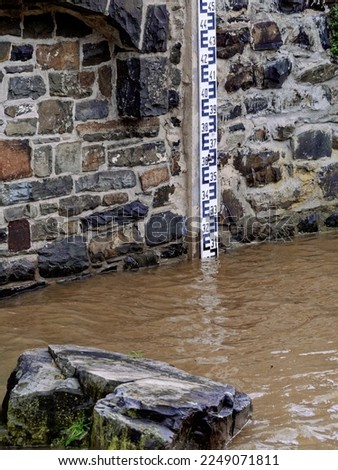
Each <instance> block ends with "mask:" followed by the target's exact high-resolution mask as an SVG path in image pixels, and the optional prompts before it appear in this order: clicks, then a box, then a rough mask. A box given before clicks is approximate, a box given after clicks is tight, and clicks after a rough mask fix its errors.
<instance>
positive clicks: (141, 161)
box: [108, 140, 165, 167]
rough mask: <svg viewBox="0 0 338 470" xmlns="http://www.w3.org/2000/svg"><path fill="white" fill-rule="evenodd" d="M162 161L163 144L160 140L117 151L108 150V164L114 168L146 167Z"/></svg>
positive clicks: (163, 156) (163, 153)
mask: <svg viewBox="0 0 338 470" xmlns="http://www.w3.org/2000/svg"><path fill="white" fill-rule="evenodd" d="M164 159H165V143H164V142H163V141H161V140H160V141H158V142H150V143H147V144H143V145H138V146H136V147H127V148H123V149H118V150H115V148H112V149H110V148H108V163H109V165H110V166H114V167H116V166H119V167H133V166H147V165H153V164H155V163H159V162H160V161H161V160H162V161H163V160H164Z"/></svg>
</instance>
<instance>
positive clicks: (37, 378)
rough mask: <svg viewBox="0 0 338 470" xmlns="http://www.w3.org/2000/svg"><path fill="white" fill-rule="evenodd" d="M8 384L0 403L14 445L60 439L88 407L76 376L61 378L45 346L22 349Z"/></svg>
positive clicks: (49, 441)
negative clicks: (31, 349) (28, 349)
mask: <svg viewBox="0 0 338 470" xmlns="http://www.w3.org/2000/svg"><path fill="white" fill-rule="evenodd" d="M9 384H10V385H9V386H10V390H9V391H8V394H7V395H6V397H5V400H4V405H3V407H4V410H5V412H6V415H7V430H8V434H9V439H10V440H11V441H12V442H13V444H14V445H19V446H20V445H22V443H26V444H25V445H27V446H36V445H38V446H45V445H48V444H51V443H52V442H53V441H54V440H56V441H57V439H59V440H60V439H61V438H62V435H63V433H64V432H65V431H66V429H68V428H69V427H70V426H71V425H72V424H73V423H74V422H79V421H80V420H81V419H83V418H84V416H85V410H86V409H87V408H90V405H89V404H88V403H86V398H85V397H84V394H83V392H82V390H81V386H80V384H79V382H78V380H77V379H76V378H73V377H72V378H64V377H63V376H62V374H61V373H60V370H59V369H58V368H57V367H56V366H55V364H54V361H53V359H52V357H51V356H50V354H49V353H48V351H47V350H46V349H35V350H33V351H27V352H25V353H23V354H22V355H21V356H20V357H19V359H18V363H17V367H16V369H15V370H14V371H13V373H12V374H11V377H10V379H9ZM33 384H39V386H38V387H36V386H34V385H33ZM50 422H52V423H53V426H52V427H51V426H50V425H48V423H50Z"/></svg>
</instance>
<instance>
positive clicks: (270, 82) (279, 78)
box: [263, 57, 292, 88]
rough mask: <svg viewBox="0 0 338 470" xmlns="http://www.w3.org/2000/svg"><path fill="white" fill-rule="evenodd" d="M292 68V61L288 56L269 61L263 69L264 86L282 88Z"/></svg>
mask: <svg viewBox="0 0 338 470" xmlns="http://www.w3.org/2000/svg"><path fill="white" fill-rule="evenodd" d="M291 70H292V63H291V61H290V59H289V58H287V57H283V58H282V59H277V60H273V61H271V62H267V63H266V64H265V65H264V71H263V75H264V79H263V88H282V86H283V83H284V82H285V80H286V79H287V78H288V76H289V75H290V73H291Z"/></svg>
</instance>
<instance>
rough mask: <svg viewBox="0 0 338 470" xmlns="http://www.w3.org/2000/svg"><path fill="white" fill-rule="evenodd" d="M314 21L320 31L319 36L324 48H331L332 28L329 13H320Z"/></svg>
mask: <svg viewBox="0 0 338 470" xmlns="http://www.w3.org/2000/svg"><path fill="white" fill-rule="evenodd" d="M314 23H315V25H316V27H317V29H318V32H319V38H320V41H321V43H322V47H323V49H324V50H327V49H330V48H331V41H330V29H329V21H328V16H327V15H320V16H317V17H315V18H314Z"/></svg>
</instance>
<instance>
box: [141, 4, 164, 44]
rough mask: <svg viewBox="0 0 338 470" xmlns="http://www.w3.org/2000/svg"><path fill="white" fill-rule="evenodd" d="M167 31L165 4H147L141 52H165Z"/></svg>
mask: <svg viewBox="0 0 338 470" xmlns="http://www.w3.org/2000/svg"><path fill="white" fill-rule="evenodd" d="M168 33H169V13H168V10H167V7H166V5H149V6H148V8H147V15H146V24H145V27H144V36H143V48H142V49H143V52H165V51H166V50H167V39H168Z"/></svg>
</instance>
